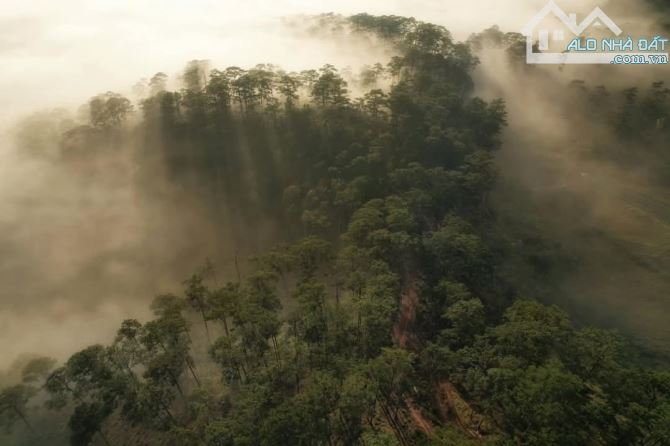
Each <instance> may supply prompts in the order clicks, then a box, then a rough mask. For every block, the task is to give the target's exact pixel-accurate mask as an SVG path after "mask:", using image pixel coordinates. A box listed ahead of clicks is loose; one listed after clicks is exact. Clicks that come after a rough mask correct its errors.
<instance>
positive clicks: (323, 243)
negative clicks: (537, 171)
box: [0, 15, 670, 446]
mask: <svg viewBox="0 0 670 446" xmlns="http://www.w3.org/2000/svg"><path fill="white" fill-rule="evenodd" d="M349 23H350V25H351V26H352V27H353V29H355V30H357V32H372V33H375V34H377V35H378V36H381V37H382V38H384V39H387V40H389V41H390V42H391V43H392V44H393V45H395V47H396V48H397V49H398V54H399V55H398V56H396V57H395V58H394V59H393V60H392V61H391V63H390V64H389V65H388V66H387V67H383V66H380V65H378V66H376V67H373V68H371V69H370V70H369V71H368V72H367V74H366V79H367V80H365V81H364V83H365V84H367V85H369V86H372V87H373V88H371V89H370V90H369V91H368V92H367V93H365V94H364V95H363V96H362V97H360V98H358V99H355V100H354V99H352V98H350V96H349V95H348V93H347V91H348V90H347V87H348V85H347V82H346V81H345V79H344V78H343V76H342V75H341V74H340V73H339V72H338V71H337V69H336V68H335V67H332V66H324V67H322V68H321V69H319V70H313V71H305V72H302V73H286V72H283V71H281V70H279V69H277V68H276V67H271V66H258V67H256V68H253V69H250V70H243V69H240V68H237V67H229V68H227V69H225V70H211V71H209V72H208V69H207V67H206V64H205V63H204V62H201V61H194V62H191V63H190V64H189V65H188V67H187V69H186V71H185V73H184V76H183V81H184V88H183V89H182V90H180V91H168V90H167V89H166V77H165V75H163V74H162V73H159V74H157V75H156V76H154V77H153V78H152V79H151V82H150V84H149V85H148V88H149V90H150V92H149V95H148V97H147V98H146V99H144V100H143V101H142V103H141V107H140V108H141V113H142V116H143V119H142V120H141V122H140V123H138V124H137V125H136V128H134V129H133V132H135V133H136V134H139V135H141V139H142V141H144V144H145V145H146V146H145V147H146V154H145V155H146V157H147V158H157V159H159V160H160V161H161V162H162V163H164V165H165V166H166V169H167V170H168V172H169V178H170V180H171V181H172V182H174V183H175V184H178V185H179V186H180V187H182V188H184V189H185V190H187V191H189V192H190V193H193V194H194V195H195V194H197V195H198V196H201V197H204V199H205V200H207V201H208V202H209V203H210V204H211V206H212V208H213V209H219V208H221V209H223V208H225V209H226V211H227V212H232V213H234V214H238V215H240V216H241V218H242V220H241V221H244V222H245V223H246V224H248V225H253V224H254V221H261V220H272V221H274V222H276V224H277V226H278V232H280V233H281V234H282V235H283V239H284V243H283V244H282V245H281V246H278V247H277V248H275V249H270V250H268V251H267V252H266V253H264V254H263V255H260V256H257V257H256V258H254V259H253V264H254V268H253V272H252V273H251V274H248V275H247V276H246V277H241V275H240V277H237V278H234V279H233V280H230V281H228V282H226V283H219V282H218V279H217V274H216V272H215V270H214V268H213V267H212V265H209V264H207V265H206V267H205V268H203V269H202V270H200V271H198V272H197V273H196V274H194V275H192V276H191V277H190V278H189V279H188V280H186V281H185V282H184V289H183V293H182V295H180V296H177V295H171V294H168V295H160V296H158V297H156V298H155V299H154V301H153V304H152V307H151V309H152V311H153V313H154V318H153V319H152V320H149V321H147V322H144V323H141V322H139V321H137V320H133V319H129V320H126V321H124V322H123V324H122V325H121V327H120V328H119V330H118V334H117V336H116V339H115V340H114V342H113V343H112V344H111V345H108V346H102V345H94V346H91V347H88V348H86V349H84V350H82V351H80V352H78V353H76V354H74V355H72V357H70V358H69V359H68V360H67V361H66V362H65V363H64V364H62V365H61V366H59V367H57V368H55V369H53V370H52V368H53V364H52V363H51V362H50V361H49V360H46V359H38V360H36V361H33V362H31V363H30V364H29V366H27V367H26V369H25V370H26V372H25V376H24V379H25V381H26V384H21V385H17V386H14V387H10V388H7V389H5V390H4V391H3V392H2V395H1V396H0V411H1V413H2V416H3V421H5V424H6V425H7V426H10V425H12V424H14V422H17V421H18V420H23V422H25V423H26V424H28V423H29V421H28V420H27V417H26V405H27V403H28V401H29V398H30V397H31V396H33V395H34V394H37V393H40V394H41V395H42V397H43V398H45V399H46V404H47V405H48V406H49V407H50V408H54V409H58V408H60V409H62V410H65V411H67V412H68V414H69V416H70V418H69V423H68V426H69V428H70V431H71V436H70V443H71V444H72V445H87V444H91V442H93V441H98V442H103V443H106V444H140V443H133V442H132V441H131V440H130V439H128V438H127V437H124V434H123V432H119V430H118V429H117V430H114V431H113V432H110V430H111V429H109V428H108V426H109V425H110V424H111V423H112V422H114V423H117V422H120V423H122V425H123V426H126V427H127V428H129V429H130V428H139V429H141V430H143V431H150V432H152V433H153V438H154V440H152V441H153V443H151V442H144V443H141V444H166V445H171V444H172V445H180V446H186V445H208V446H224V445H225V446H242V445H245V446H247V445H248V446H252V445H267V446H270V445H277V446H279V445H356V444H365V445H393V444H399V445H414V444H426V445H470V444H499V445H537V446H551V445H556V446H559V445H614V444H616V445H649V446H650V445H662V444H668V442H670V430H669V429H668V426H670V376H669V375H668V374H667V373H662V372H657V371H654V370H648V369H643V368H640V367H638V366H637V365H636V362H635V361H634V360H633V356H634V355H633V354H632V353H631V351H629V350H628V347H627V346H626V343H625V341H624V340H623V339H621V338H619V337H618V336H617V335H616V334H613V333H610V332H606V331H602V330H598V329H593V328H583V329H579V328H575V327H574V326H573V325H572V324H571V323H570V321H569V320H568V318H567V316H566V315H565V314H564V313H563V312H562V311H561V310H559V309H557V308H555V307H546V306H543V305H541V304H539V303H536V302H535V301H531V300H524V299H518V298H517V297H518V296H516V294H515V291H514V289H513V287H512V286H511V285H509V284H508V283H506V281H505V280H504V279H503V278H502V277H500V274H499V269H500V265H501V264H502V263H504V262H505V259H506V255H507V254H508V250H509V249H510V247H508V246H506V245H505V244H504V243H502V242H501V241H500V238H499V237H497V236H495V233H496V231H495V228H494V225H495V221H496V216H495V214H494V212H493V210H492V209H491V207H490V206H489V203H488V201H487V198H488V195H489V192H490V190H491V188H492V187H493V184H494V182H495V177H496V173H495V166H494V153H495V151H496V150H497V149H498V148H499V146H500V139H499V138H500V133H501V130H502V128H503V127H504V125H505V108H504V104H503V103H502V102H501V101H493V102H490V103H487V102H484V101H482V100H480V99H478V98H475V97H472V95H471V93H472V91H471V88H472V81H471V78H470V71H471V70H472V68H473V67H474V65H475V64H476V63H477V60H476V58H475V57H474V56H473V55H472V53H471V52H470V49H469V48H468V46H466V45H464V44H459V43H455V42H454V41H453V40H452V38H451V37H450V35H449V33H448V32H447V31H446V30H445V29H443V28H441V27H439V26H435V25H430V24H426V23H421V22H418V21H415V20H413V19H405V18H400V17H373V16H368V15H358V16H354V17H352V18H350V19H349ZM371 73H372V74H371ZM375 84H378V85H375ZM655 88H656V87H655ZM659 88H660V87H659ZM89 109H90V116H91V121H90V125H87V126H84V127H79V128H76V129H73V130H71V131H70V132H68V134H67V135H65V138H64V147H65V148H66V149H67V150H74V151H75V153H80V151H81V147H85V146H86V142H87V141H91V139H90V138H93V140H96V141H100V140H107V141H114V140H115V138H121V137H122V136H121V135H122V134H123V132H126V131H127V130H124V129H123V128H122V123H123V122H124V118H125V117H126V115H127V114H128V113H129V112H130V104H129V103H128V102H127V101H126V100H124V99H123V98H122V97H119V96H118V95H115V94H113V93H107V94H105V95H101V96H98V97H96V98H94V99H92V100H91V102H90V104H89ZM82 140H83V142H82ZM238 274H239V272H238ZM45 370H48V372H45Z"/></svg>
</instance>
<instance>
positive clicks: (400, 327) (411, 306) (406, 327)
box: [393, 278, 419, 349]
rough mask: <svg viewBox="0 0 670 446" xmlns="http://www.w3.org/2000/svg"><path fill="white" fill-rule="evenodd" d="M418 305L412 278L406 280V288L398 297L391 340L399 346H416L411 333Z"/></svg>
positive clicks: (408, 347)
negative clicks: (398, 302) (397, 307)
mask: <svg viewBox="0 0 670 446" xmlns="http://www.w3.org/2000/svg"><path fill="white" fill-rule="evenodd" d="M418 307H419V293H417V291H416V286H415V280H414V278H409V279H408V280H407V288H406V289H405V291H404V292H403V294H402V297H401V299H400V314H399V316H398V319H397V320H396V322H395V324H394V325H393V342H395V343H396V344H397V345H398V346H399V347H401V348H405V349H411V348H410V347H415V348H416V347H417V345H416V344H417V342H416V337H415V336H414V335H413V334H412V328H414V322H415V321H416V312H417V308H418Z"/></svg>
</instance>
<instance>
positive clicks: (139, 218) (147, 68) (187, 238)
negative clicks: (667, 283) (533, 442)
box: [0, 0, 670, 367]
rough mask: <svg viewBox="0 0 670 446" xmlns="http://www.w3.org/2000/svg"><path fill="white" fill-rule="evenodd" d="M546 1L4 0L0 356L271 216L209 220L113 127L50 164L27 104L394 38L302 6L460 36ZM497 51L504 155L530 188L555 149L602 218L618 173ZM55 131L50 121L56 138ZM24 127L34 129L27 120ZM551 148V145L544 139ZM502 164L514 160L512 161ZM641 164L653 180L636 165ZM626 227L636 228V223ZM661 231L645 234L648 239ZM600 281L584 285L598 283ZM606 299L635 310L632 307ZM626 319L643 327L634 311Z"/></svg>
mask: <svg viewBox="0 0 670 446" xmlns="http://www.w3.org/2000/svg"><path fill="white" fill-rule="evenodd" d="M611 3H612V2H610V6H611V7H612V9H613V10H615V11H620V12H621V11H624V10H625V11H626V21H627V22H628V23H629V25H630V26H634V27H636V29H638V28H640V29H644V28H646V27H647V26H648V25H649V23H650V22H651V20H648V18H649V17H650V15H649V14H650V13H649V12H648V11H647V10H646V9H645V8H644V7H643V6H642V5H637V4H632V3H628V2H626V4H625V5H623V6H621V5H618V4H616V5H612V4H611ZM544 4H545V1H544V0H528V1H518V0H504V1H502V0H475V1H468V2H461V1H455V0H440V1H438V0H423V1H409V0H406V1H389V0H367V1H365V2H361V1H354V0H337V1H336V0H328V1H313V0H280V1H274V2H269V1H262V0H256V1H248V0H247V1H228V0H226V1H205V0H197V1H174V0H173V1H154V0H151V1H143V2H136V1H130V0H126V1H116V0H115V1H112V0H107V1H95V2H91V1H84V0H66V1H62V2H52V1H46V0H37V1H32V2H22V1H17V0H9V1H7V0H6V1H3V2H2V4H1V5H0V61H1V65H0V66H1V68H2V69H0V101H1V103H2V104H3V107H2V109H1V110H0V129H2V131H3V135H2V138H1V139H0V231H1V232H0V283H1V284H2V286H1V288H0V333H1V335H0V351H1V352H2V353H3V354H2V356H1V357H0V367H4V366H6V365H8V364H9V363H10V362H11V361H13V360H14V358H16V357H17V356H18V355H19V354H21V353H22V352H34V353H43V354H50V355H53V356H58V357H63V356H65V355H67V354H68V353H71V352H72V351H73V350H74V349H76V348H78V347H81V346H83V345H87V344H91V343H94V342H102V341H105V340H107V339H109V336H110V335H111V334H112V333H113V330H114V329H115V328H116V327H117V326H118V323H119V322H120V321H121V320H122V319H123V318H125V317H129V316H135V317H143V316H144V315H146V311H147V310H146V307H147V303H148V302H149V301H150V299H151V298H152V296H153V295H155V294H156V293H159V292H166V291H176V290H178V287H179V283H180V281H181V280H183V279H184V278H186V277H187V276H188V274H190V273H191V272H192V271H193V270H194V269H196V268H197V267H198V266H199V265H200V264H201V263H202V262H203V261H204V260H205V258H212V260H213V261H214V263H215V264H216V265H217V266H218V268H219V269H220V271H221V273H222V275H226V274H227V273H230V271H231V268H232V259H233V256H234V255H235V254H234V253H235V252H240V251H241V253H242V254H243V255H245V254H252V253H253V252H254V249H256V247H259V246H262V245H263V244H265V243H266V242H267V241H268V240H270V239H272V236H271V230H270V229H268V228H267V227H266V226H267V225H268V223H266V222H259V223H258V227H257V228H254V230H255V235H254V236H253V238H254V239H253V240H251V239H245V240H240V239H236V238H235V237H234V236H233V235H232V234H237V233H236V232H235V231H233V230H232V229H231V228H227V227H224V228H221V227H219V226H216V225H215V224H214V223H212V222H211V221H210V219H209V216H208V212H207V210H206V209H204V208H203V207H202V206H201V205H200V204H198V203H194V202H192V201H191V200H189V199H188V198H187V197H183V196H181V195H180V191H177V190H172V189H171V186H170V185H169V184H167V183H166V182H164V181H162V180H161V178H162V176H161V174H162V172H161V171H160V168H158V167H156V169H155V170H151V171H142V172H140V171H138V168H137V165H136V163H135V162H134V158H133V156H132V153H131V150H132V145H133V144H132V141H123V142H121V144H119V150H118V151H117V152H115V153H114V154H111V155H109V156H108V157H103V158H100V159H98V160H96V161H95V162H90V163H89V162H87V163H81V164H79V165H76V166H69V167H68V168H61V167H58V166H56V165H55V164H54V163H53V162H52V161H53V160H52V159H50V158H49V157H48V156H47V157H45V158H40V159H30V158H27V157H26V156H24V155H22V154H21V153H17V151H16V150H15V149H16V141H17V139H16V136H17V127H16V124H17V122H19V121H20V120H21V119H23V118H25V116H27V115H30V114H31V113H34V112H37V111H40V110H43V111H44V110H46V112H43V113H47V114H50V113H51V114H53V113H56V112H54V111H53V110H54V109H55V108H63V110H65V111H62V112H57V113H59V114H61V115H59V116H62V119H61V118H59V119H61V121H62V122H65V123H66V122H67V121H68V119H69V120H76V119H77V108H78V107H79V106H80V105H81V104H83V103H85V102H86V101H87V100H88V98H90V97H91V96H93V95H95V94H97V93H100V92H103V91H108V90H113V91H118V92H121V93H124V94H128V95H130V94H131V92H132V86H133V85H134V84H135V83H136V82H137V81H138V80H139V79H141V78H148V77H150V76H151V75H153V74H154V73H156V72H158V71H163V72H165V73H168V74H169V75H170V79H171V81H172V82H173V83H174V82H176V79H177V75H178V73H179V72H180V71H181V70H182V69H183V67H184V65H185V63H186V62H187V61H189V60H192V59H207V60H210V61H211V65H212V66H214V67H220V68H224V67H226V66H231V65H238V66H242V67H250V66H253V65H255V64H257V63H272V64H276V65H280V66H282V67H284V68H286V69H288V70H299V69H305V68H315V67H319V66H321V65H323V64H325V63H330V64H333V65H335V66H337V67H347V66H352V67H357V66H360V65H362V64H366V63H367V64H370V63H375V62H382V63H384V62H386V59H387V58H388V56H389V50H388V48H385V47H384V46H383V45H382V44H378V43H375V42H372V43H371V42H363V41H359V40H357V39H356V38H355V37H347V36H344V35H343V36H341V38H338V39H332V38H331V37H332V36H319V35H307V34H306V33H305V32H304V30H301V29H296V27H295V26H292V25H291V23H296V22H298V23H299V22H300V19H299V18H296V17H300V15H312V14H320V13H324V12H334V13H339V14H344V15H349V14H354V13H359V12H367V13H371V14H396V15H404V16H413V17H416V18H417V19H420V20H424V21H428V22H432V23H437V24H440V25H444V26H446V27H447V28H448V29H449V30H450V31H451V32H452V33H453V35H454V37H455V38H457V39H460V40H464V39H466V38H467V37H468V36H469V35H470V34H471V33H473V32H479V31H481V30H483V29H485V28H488V27H489V26H491V25H494V24H496V25H498V26H500V28H501V29H503V30H509V31H518V30H519V29H520V28H521V27H522V26H523V25H524V24H525V23H526V22H527V21H528V19H529V18H530V17H531V16H532V15H533V14H534V13H535V12H536V11H537V10H538V9H539V8H541V7H542V6H543V5H544ZM603 4H604V2H600V5H601V6H602V5H603ZM561 5H562V6H564V7H565V9H566V10H568V9H569V10H574V11H577V12H583V11H586V10H590V9H591V8H592V7H593V6H594V4H592V2H590V1H565V2H561ZM631 11H634V14H632V13H631ZM495 57H496V54H493V53H492V54H491V55H490V57H489V58H488V63H485V64H483V65H482V67H481V68H480V69H479V70H478V72H477V75H476V78H475V79H476V81H477V88H478V93H479V94H482V95H483V96H485V97H491V98H492V97H498V96H503V97H505V98H506V99H507V101H508V104H509V106H510V110H509V111H510V116H511V118H510V124H511V125H510V130H509V132H508V134H507V135H506V143H509V144H506V147H505V148H504V149H503V153H502V154H501V163H502V166H506V165H507V166H516V172H518V175H515V176H516V177H518V178H520V182H521V183H522V184H523V185H524V186H525V187H528V188H530V189H532V190H536V189H537V188H538V187H542V188H548V187H554V186H555V185H547V184H541V185H540V183H541V182H539V181H538V176H537V175H535V174H534V173H535V172H537V166H539V165H541V164H543V163H545V162H546V159H547V156H550V157H551V159H552V160H560V163H559V164H560V165H559V166H558V167H557V168H556V169H557V170H556V171H555V172H556V173H558V174H559V175H560V176H561V178H562V179H563V180H564V181H563V180H562V184H564V185H565V184H569V183H570V182H571V181H573V180H574V179H575V177H578V178H582V176H581V173H584V172H589V174H590V175H591V177H592V178H593V177H597V178H598V180H599V181H600V183H599V185H598V186H597V187H590V188H588V191H587V192H584V189H583V188H581V187H579V188H578V187H576V186H574V185H573V184H571V183H570V184H569V189H570V190H571V191H578V192H579V193H581V194H582V195H585V196H586V199H587V201H588V200H590V202H591V203H592V204H593V206H592V208H593V209H596V210H595V211H594V217H593V218H594V220H593V221H592V222H590V223H589V225H596V226H598V225H601V224H604V223H603V222H610V223H611V222H612V220H611V219H609V218H608V217H609V216H611V212H610V210H611V209H612V207H609V205H606V204H605V203H606V201H603V200H602V199H601V196H600V195H598V196H597V195H596V194H594V193H593V190H595V189H597V190H602V188H603V187H615V185H617V184H620V179H621V176H620V175H622V173H621V172H619V171H616V170H612V169H611V168H609V167H607V168H605V167H604V166H601V165H597V166H589V167H588V169H587V168H585V167H584V166H579V167H576V166H575V162H576V160H577V157H575V154H574V153H570V152H569V151H566V150H563V148H565V147H567V146H568V145H569V142H570V141H569V140H566V138H569V136H570V135H574V133H571V132H570V128H571V127H570V125H571V122H572V121H571V119H565V116H564V110H565V108H564V107H567V106H568V105H567V104H566V103H563V102H562V100H563V99H562V98H561V96H562V95H561V94H560V93H559V94H557V95H556V96H548V95H547V94H546V91H545V90H544V89H543V88H544V87H543V85H542V84H540V83H537V84H535V83H531V82H530V81H529V79H525V80H524V85H525V86H526V88H525V89H523V90H522V89H517V88H516V86H517V85H519V79H520V78H519V77H518V73H515V72H513V71H504V70H503V71H500V70H499V66H501V65H502V64H504V63H505V62H503V61H500V64H501V65H496V66H494V65H492V61H493V60H495ZM545 71H546V73H545V75H546V76H547V79H549V81H550V82H552V83H554V84H555V85H567V82H569V80H570V79H572V78H574V77H580V78H584V77H586V76H591V77H596V78H597V76H599V74H598V73H597V72H595V73H594V72H591V71H579V72H578V73H570V72H565V71H562V72H557V71H556V70H553V71H552V70H545ZM608 73H609V74H608V76H610V77H612V78H614V76H611V72H608ZM617 73H621V75H620V79H621V85H624V84H627V83H629V82H630V81H633V80H635V81H636V82H642V81H643V80H646V79H647V78H653V77H654V76H656V74H651V73H650V72H649V71H647V72H644V73H641V72H640V70H637V71H631V70H618V71H617ZM613 82H615V83H616V82H617V81H616V80H614V81H613ZM531 104H532V105H531ZM557 104H560V107H559V106H558V105H557ZM540 110H541V112H540ZM529 111H530V113H529ZM32 119H33V122H35V123H37V125H41V123H42V122H44V123H46V122H53V120H51V119H46V120H43V121H41V120H40V119H41V118H40V117H39V116H37V117H33V118H32ZM547 122H551V124H550V125H549V124H547ZM64 125H67V124H64ZM24 130H25V127H24ZM58 132H59V129H58V128H55V129H53V138H54V140H53V141H52V143H53V144H54V145H55V144H56V141H55V138H56V137H57V135H58ZM26 133H27V134H28V135H30V133H31V132H30V128H28V130H27V132H26V131H24V132H23V135H24V136H25V134H26ZM515 144H516V145H515ZM508 146H509V147H512V149H510V148H508ZM514 147H516V148H517V149H516V150H515V149H514ZM519 147H533V148H534V150H536V151H540V153H537V152H536V153H534V154H533V157H534V158H529V157H527V155H528V153H527V152H526V150H525V149H524V150H521V149H519ZM552 147H553V148H554V149H556V150H558V152H556V151H553V152H551V151H550V149H551V148H552ZM557 148H558V149H557ZM54 150H55V149H54ZM520 160H525V162H520ZM526 162H527V163H528V164H525V163H526ZM520 166H522V167H524V168H522V169H519V167H520ZM577 171H579V174H576V175H575V172H577ZM509 172H514V170H513V169H511V167H510V170H508V174H509ZM629 175H633V176H635V174H634V173H629ZM142 177H143V178H142ZM138 178H140V179H141V180H143V181H147V178H150V181H154V182H155V190H154V192H155V197H157V199H156V201H155V202H147V201H146V200H145V197H143V196H141V195H140V194H138V193H137V191H136V189H135V185H136V184H137V182H138ZM636 179H637V181H640V182H642V184H643V186H644V187H646V184H644V173H640V174H639V175H638V176H637V177H636ZM643 186H641V187H643ZM596 203H597V206H596ZM600 205H602V207H601V206H600ZM231 224H232V223H231ZM611 230H612V231H621V230H622V229H620V228H619V229H617V228H614V227H612V228H611ZM627 230H630V231H632V232H635V231H637V233H639V230H640V228H639V227H637V226H636V227H635V228H633V229H631V228H629V227H628V228H627ZM557 234H558V235H556V237H558V238H560V237H569V234H567V235H566V234H564V233H561V232H560V231H559V232H558V233H557ZM654 234H656V233H654ZM654 237H655V235H649V239H648V241H649V242H653V240H654ZM636 277H637V278H638V279H639V277H640V276H636ZM582 280H583V279H582V278H579V277H575V278H573V279H572V282H571V283H567V284H566V290H574V289H576V290H578V291H579V292H582V291H584V289H585V287H584V286H583V284H581V281H582ZM608 291H609V290H606V289H603V290H600V291H599V290H592V294H594V295H599V294H602V293H606V292H608ZM601 292H602V293H601ZM654 296H655V295H654ZM622 299H623V297H622V298H621V299H618V298H617V300H616V302H620V303H621V302H623V301H622ZM650 299H652V298H651V297H650ZM654 299H655V297H654ZM621 305H623V303H621ZM654 305H656V304H654ZM613 308H616V311H622V312H625V311H628V309H627V307H625V306H618V307H617V306H614V307H613ZM653 308H662V306H654V307H653ZM616 311H614V310H613V312H616ZM608 314H609V313H608ZM657 314H658V313H657ZM622 325H624V326H626V327H628V328H630V329H631V330H636V329H639V330H642V329H643V327H637V326H635V324H632V323H631V321H630V320H628V322H626V321H623V322H622ZM663 336H666V335H663ZM668 336H670V335H668ZM663 339H666V338H665V337H663Z"/></svg>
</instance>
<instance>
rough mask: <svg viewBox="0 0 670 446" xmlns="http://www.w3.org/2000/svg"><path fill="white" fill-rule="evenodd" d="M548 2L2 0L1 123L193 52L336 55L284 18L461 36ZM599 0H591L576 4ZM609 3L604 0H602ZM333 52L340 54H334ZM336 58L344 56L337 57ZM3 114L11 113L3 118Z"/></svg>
mask: <svg viewBox="0 0 670 446" xmlns="http://www.w3.org/2000/svg"><path fill="white" fill-rule="evenodd" d="M544 3H545V0H468V1H457V0H411V1H410V0H366V1H361V0H274V1H269V0H244V1H242V0H218V1H213V0H188V1H186V0H143V1H137V0H62V1H57V2H56V1H53V0H31V1H25V0H3V1H2V2H0V103H2V104H3V107H2V110H1V111H0V128H1V127H2V124H6V121H7V119H8V118H9V117H15V116H16V114H18V113H25V112H27V111H32V110H33V109H34V108H36V107H39V108H44V107H53V106H58V105H76V104H79V103H81V102H83V101H84V100H85V99H87V98H88V97H90V96H92V95H94V94H96V93H98V92H100V91H103V90H109V89H113V90H121V91H123V90H124V89H128V88H129V87H130V86H131V85H132V84H134V83H135V82H136V81H137V80H138V79H139V78H141V77H146V76H150V75H152V74H153V73H155V72H157V71H165V72H168V73H174V72H177V71H178V70H180V69H181V68H182V67H183V66H184V64H185V62H186V61H188V60H191V59H210V60H212V62H213V63H214V65H215V66H221V67H225V66H229V65H241V66H249V65H255V64H256V63H259V62H270V63H277V64H281V65H282V66H284V67H287V68H289V69H290V68H302V67H304V66H307V65H309V66H310V67H312V66H314V65H319V64H321V63H326V62H333V60H332V59H333V57H334V55H333V54H332V52H330V51H324V50H323V49H322V48H320V47H319V46H317V45H313V44H312V45H310V43H309V42H304V41H301V40H297V39H295V37H291V36H289V35H287V34H286V33H285V32H282V31H283V30H282V29H281V28H280V27H279V26H278V20H277V18H278V17H281V16H287V15H294V14H317V13H323V12H336V13H341V14H353V13H359V12H369V13H373V14H398V15H405V16H414V17H416V18H418V19H422V20H426V21H430V22H433V23H438V24H442V25H445V26H447V27H448V28H449V29H450V30H451V31H452V32H453V33H454V35H455V36H456V37H457V38H459V39H463V38H465V37H467V36H468V34H469V33H471V32H473V31H478V30H481V29H483V28H484V27H488V26H490V25H493V24H498V25H500V26H501V27H502V28H504V29H508V30H514V31H516V30H518V29H520V28H521V27H522V26H523V24H524V23H525V22H526V21H527V20H528V19H529V17H530V16H531V15H532V14H533V12H534V11H536V10H538V9H539V8H540V7H541V6H542V5H543V4H544ZM571 3H572V4H575V3H577V4H580V5H581V4H584V5H588V6H589V7H590V6H593V5H592V4H591V1H590V0H588V1H581V2H575V1H570V0H564V1H563V2H562V4H563V5H565V7H570V6H571V5H570V4H571ZM602 3H603V2H602V1H600V4H602ZM335 58H337V57H336V56H335ZM335 62H337V61H335ZM2 121H5V122H4V123H3V122H2Z"/></svg>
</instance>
